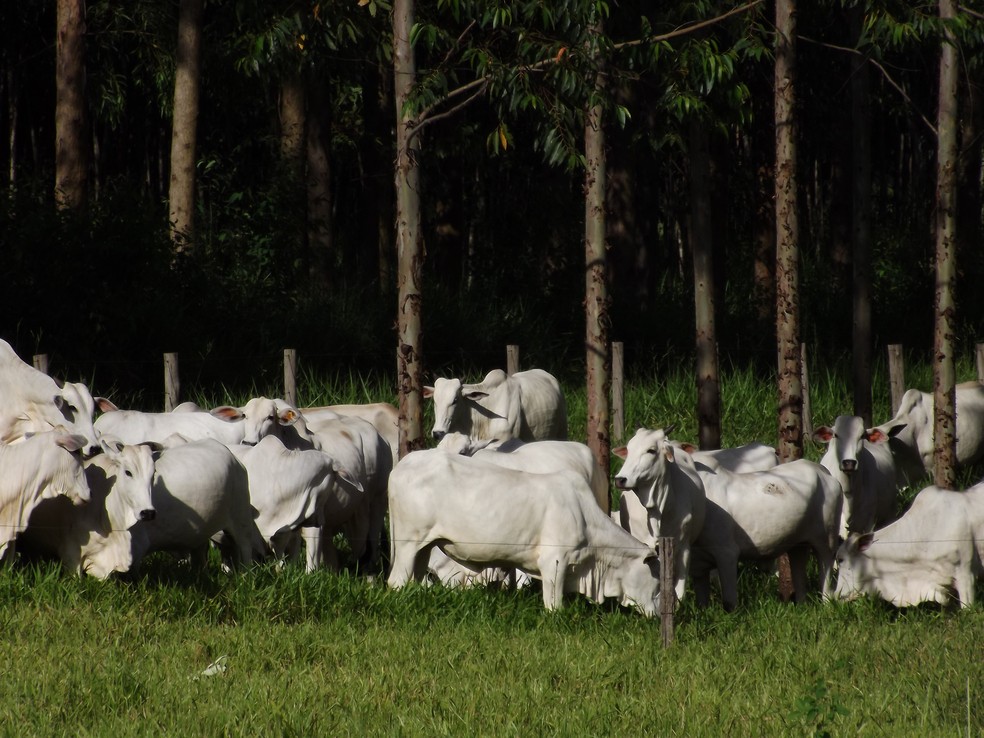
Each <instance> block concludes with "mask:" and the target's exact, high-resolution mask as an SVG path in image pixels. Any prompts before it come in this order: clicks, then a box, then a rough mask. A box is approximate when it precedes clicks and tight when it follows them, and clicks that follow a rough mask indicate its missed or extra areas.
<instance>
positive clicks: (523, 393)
mask: <svg viewBox="0 0 984 738" xmlns="http://www.w3.org/2000/svg"><path fill="white" fill-rule="evenodd" d="M424 397H429V398H432V399H433V400H434V428H433V430H432V431H431V432H432V434H433V436H434V438H436V439H437V440H440V439H441V437H442V436H444V434H445V433H449V432H451V431H459V432H461V433H464V434H466V435H469V436H472V437H474V438H479V439H484V438H494V439H497V440H499V441H508V440H510V439H512V438H520V439H522V440H524V441H542V440H546V439H557V440H565V439H566V438H567V404H566V402H565V400H564V393H563V392H562V391H561V389H560V383H559V382H557V380H556V378H555V377H553V375H551V374H549V373H547V372H545V371H543V370H542V369H530V370H529V371H525V372H517V373H516V374H513V375H512V376H508V375H507V374H506V373H505V372H504V371H502V370H501V369H494V370H492V371H490V372H489V373H488V374H487V375H486V376H485V379H483V380H482V381H481V382H480V383H478V384H462V382H461V380H460V379H443V378H442V379H438V380H436V381H435V382H434V386H433V387H430V386H427V387H424Z"/></svg>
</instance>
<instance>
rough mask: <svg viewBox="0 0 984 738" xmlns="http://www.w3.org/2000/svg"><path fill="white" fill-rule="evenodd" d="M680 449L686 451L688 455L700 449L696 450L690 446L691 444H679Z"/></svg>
mask: <svg viewBox="0 0 984 738" xmlns="http://www.w3.org/2000/svg"><path fill="white" fill-rule="evenodd" d="M680 448H681V449H682V450H683V451H686V452H687V453H688V454H692V453H693V452H694V451H699V450H700V449H698V448H697V447H696V446H695V445H694V444H692V443H681V444H680Z"/></svg>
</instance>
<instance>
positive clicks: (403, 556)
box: [386, 540, 427, 589]
mask: <svg viewBox="0 0 984 738" xmlns="http://www.w3.org/2000/svg"><path fill="white" fill-rule="evenodd" d="M392 548H393V564H392V567H391V568H390V575H389V578H388V579H387V580H386V585H387V586H388V587H390V588H392V589H399V588H400V587H403V586H404V585H406V584H407V583H408V582H409V581H410V580H411V579H416V580H417V581H423V577H422V576H420V577H418V576H417V568H418V566H419V564H418V559H423V561H424V564H423V566H424V570H425V572H424V573H425V575H426V568H427V559H426V558H424V556H423V555H422V554H420V549H419V548H418V546H417V543H416V542H414V541H400V542H398V543H397V542H396V541H395V540H394V542H393V544H392Z"/></svg>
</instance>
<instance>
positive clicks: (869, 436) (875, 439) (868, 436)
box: [864, 428, 889, 443]
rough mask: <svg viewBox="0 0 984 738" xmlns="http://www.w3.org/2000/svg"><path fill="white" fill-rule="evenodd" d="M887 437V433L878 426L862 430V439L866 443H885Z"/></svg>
mask: <svg viewBox="0 0 984 738" xmlns="http://www.w3.org/2000/svg"><path fill="white" fill-rule="evenodd" d="M888 438H889V437H888V434H887V433H885V432H883V431H882V430H881V429H880V428H869V429H868V430H866V431H865V432H864V440H866V441H867V442H868V443H885V442H886V441H887V440H888Z"/></svg>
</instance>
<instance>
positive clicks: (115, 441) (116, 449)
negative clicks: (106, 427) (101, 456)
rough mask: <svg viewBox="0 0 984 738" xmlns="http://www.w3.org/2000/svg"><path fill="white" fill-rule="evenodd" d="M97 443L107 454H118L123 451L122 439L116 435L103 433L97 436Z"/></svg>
mask: <svg viewBox="0 0 984 738" xmlns="http://www.w3.org/2000/svg"><path fill="white" fill-rule="evenodd" d="M99 445H100V446H102V450H103V451H105V452H106V453H107V454H110V455H113V454H120V453H122V451H123V441H121V440H120V439H119V438H117V437H116V436H111V435H108V434H107V435H103V436H100V437H99Z"/></svg>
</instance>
